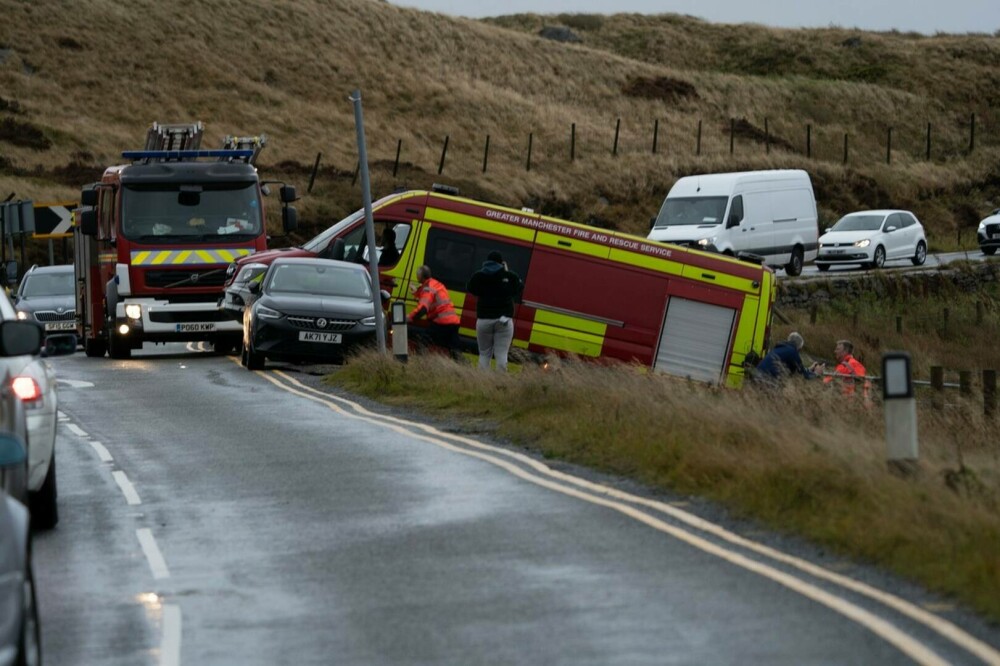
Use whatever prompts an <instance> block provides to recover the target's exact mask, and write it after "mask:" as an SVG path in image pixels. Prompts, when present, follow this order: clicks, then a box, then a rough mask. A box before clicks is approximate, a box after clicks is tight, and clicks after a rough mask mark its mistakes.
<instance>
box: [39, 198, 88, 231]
mask: <svg viewBox="0 0 1000 666" xmlns="http://www.w3.org/2000/svg"><path fill="white" fill-rule="evenodd" d="M76 206H77V202H76V201H59V202H56V203H36V204H35V233H34V238H69V237H71V236H72V235H73V210H74V209H75V208H76Z"/></svg>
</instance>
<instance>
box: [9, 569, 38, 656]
mask: <svg viewBox="0 0 1000 666" xmlns="http://www.w3.org/2000/svg"><path fill="white" fill-rule="evenodd" d="M41 663H42V633H41V629H40V626H39V623H38V598H37V597H36V596H35V575H34V573H33V572H32V570H31V568H30V566H29V568H28V575H27V576H25V579H24V619H23V623H22V625H21V636H20V637H19V639H18V643H17V657H16V658H15V660H14V664H15V666H40V664H41Z"/></svg>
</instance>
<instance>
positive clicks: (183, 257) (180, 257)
mask: <svg viewBox="0 0 1000 666" xmlns="http://www.w3.org/2000/svg"><path fill="white" fill-rule="evenodd" d="M190 256H191V250H182V251H181V252H178V253H177V256H176V257H174V260H173V262H172V263H175V264H186V263H187V258H188V257H190Z"/></svg>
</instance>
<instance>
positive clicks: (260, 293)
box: [241, 257, 375, 370]
mask: <svg viewBox="0 0 1000 666" xmlns="http://www.w3.org/2000/svg"><path fill="white" fill-rule="evenodd" d="M248 288H249V291H250V293H251V294H253V296H254V301H253V304H252V305H250V306H249V307H247V308H246V309H245V311H244V317H243V355H242V358H241V361H242V363H243V365H244V366H246V367H247V368H248V369H250V370H262V369H263V368H264V365H265V361H266V360H267V359H271V360H276V361H314V362H324V363H342V362H343V360H344V356H345V355H346V353H347V352H348V351H349V350H350V349H352V348H354V347H356V346H358V345H363V344H369V343H371V342H372V341H374V339H375V305H374V302H373V300H372V294H373V288H372V283H371V278H370V276H369V274H368V270H367V269H366V268H365V267H364V266H361V265H359V264H354V263H350V262H346V261H336V260H333V259H317V258H305V257H281V258H278V259H275V260H274V261H273V262H272V263H271V265H270V267H269V268H268V270H267V272H266V273H265V274H264V277H263V279H262V280H261V281H259V282H250V283H249V287H248Z"/></svg>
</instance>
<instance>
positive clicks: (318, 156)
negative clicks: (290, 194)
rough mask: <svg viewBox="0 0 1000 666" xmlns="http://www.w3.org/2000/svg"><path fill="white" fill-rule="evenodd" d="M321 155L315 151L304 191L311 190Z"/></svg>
mask: <svg viewBox="0 0 1000 666" xmlns="http://www.w3.org/2000/svg"><path fill="white" fill-rule="evenodd" d="M322 156H323V153H316V161H315V162H314V163H313V170H312V175H310V176H309V187H307V188H306V192H312V191H313V183H315V182H316V172H317V171H319V158H320V157H322ZM393 175H396V174H393Z"/></svg>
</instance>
